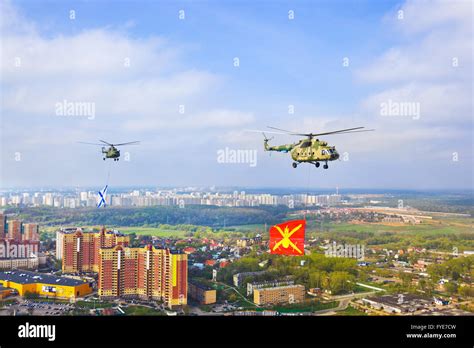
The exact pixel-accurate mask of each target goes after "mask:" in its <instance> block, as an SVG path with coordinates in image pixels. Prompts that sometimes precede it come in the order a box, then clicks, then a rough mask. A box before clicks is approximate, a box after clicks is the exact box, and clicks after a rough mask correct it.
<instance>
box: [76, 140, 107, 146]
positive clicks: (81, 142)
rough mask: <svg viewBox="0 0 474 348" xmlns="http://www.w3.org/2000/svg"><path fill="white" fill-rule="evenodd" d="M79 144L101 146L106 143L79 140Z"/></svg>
mask: <svg viewBox="0 0 474 348" xmlns="http://www.w3.org/2000/svg"><path fill="white" fill-rule="evenodd" d="M78 143H79V144H87V145H99V146H104V144H97V143H86V142H84V141H78Z"/></svg>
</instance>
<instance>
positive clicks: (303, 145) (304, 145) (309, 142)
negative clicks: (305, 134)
mask: <svg viewBox="0 0 474 348" xmlns="http://www.w3.org/2000/svg"><path fill="white" fill-rule="evenodd" d="M310 146H311V141H303V142H302V143H301V147H310Z"/></svg>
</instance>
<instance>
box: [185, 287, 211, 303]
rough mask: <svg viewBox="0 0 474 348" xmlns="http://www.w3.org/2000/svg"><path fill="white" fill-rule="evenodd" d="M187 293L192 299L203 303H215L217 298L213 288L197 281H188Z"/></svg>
mask: <svg viewBox="0 0 474 348" xmlns="http://www.w3.org/2000/svg"><path fill="white" fill-rule="evenodd" d="M188 295H189V297H191V298H192V299H193V300H195V301H197V302H199V303H200V304H205V305H207V304H211V303H216V300H217V292H216V290H215V289H213V288H211V287H210V286H207V285H204V284H200V283H197V282H189V284H188Z"/></svg>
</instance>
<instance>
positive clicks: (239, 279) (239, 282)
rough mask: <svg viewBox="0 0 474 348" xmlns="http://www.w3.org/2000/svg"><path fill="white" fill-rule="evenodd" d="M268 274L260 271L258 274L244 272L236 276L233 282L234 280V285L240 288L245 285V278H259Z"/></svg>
mask: <svg viewBox="0 0 474 348" xmlns="http://www.w3.org/2000/svg"><path fill="white" fill-rule="evenodd" d="M265 273H267V272H266V271H258V272H242V273H237V274H234V277H233V280H234V285H235V286H237V287H239V286H242V285H244V284H243V281H244V279H245V278H251V277H257V276H260V275H263V274H265Z"/></svg>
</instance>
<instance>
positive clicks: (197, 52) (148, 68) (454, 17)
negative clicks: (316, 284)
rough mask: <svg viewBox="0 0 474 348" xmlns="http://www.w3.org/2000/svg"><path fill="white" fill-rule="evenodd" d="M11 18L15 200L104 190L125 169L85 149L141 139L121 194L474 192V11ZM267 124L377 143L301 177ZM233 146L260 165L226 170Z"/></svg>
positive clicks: (349, 7)
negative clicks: (68, 189) (341, 132)
mask: <svg viewBox="0 0 474 348" xmlns="http://www.w3.org/2000/svg"><path fill="white" fill-rule="evenodd" d="M1 6H2V10H3V11H1V12H2V20H3V24H2V48H3V50H2V62H3V63H2V76H3V77H4V78H2V90H3V91H4V93H3V99H2V105H1V107H2V122H3V124H4V125H6V126H4V127H3V132H2V151H1V154H2V172H1V174H2V180H1V182H2V186H3V187H5V186H41V185H68V186H70V185H72V186H75V185H97V186H101V185H102V182H103V181H104V174H103V173H105V172H106V171H107V166H108V164H105V163H103V161H102V159H101V156H100V151H99V149H98V148H97V149H96V148H93V147H87V146H78V145H77V141H92V142H95V141H97V139H106V140H109V141H112V142H122V141H127V140H141V141H142V144H141V145H139V146H136V147H133V148H127V149H124V151H129V152H130V161H123V162H120V163H119V164H117V163H114V164H113V166H114V168H113V170H112V181H113V184H115V185H129V186H133V185H235V186H239V185H240V186H281V187H286V186H306V185H309V184H310V185H314V186H315V187H316V188H317V187H321V188H329V187H335V186H339V187H354V188H355V187H357V188H364V187H367V188H407V189H409V188H448V189H449V188H453V189H454V188H467V187H472V167H473V166H472V134H471V133H472V101H471V97H470V96H471V95H472V54H471V52H472V18H471V16H470V12H469V9H470V6H472V5H471V3H470V2H469V1H453V2H449V3H448V2H444V1H432V2H430V3H427V2H425V1H406V2H405V1H298V2H296V1H226V2H222V1H221V2H218V1H195V2H171V1H118V2H111V1H98V0H94V1H69V2H61V1H46V2H41V3H38V2H36V1H31V0H29V1H1ZM70 10H74V11H75V14H76V18H75V19H74V20H71V19H70V18H69V11H70ZM180 10H184V11H185V19H184V20H180V19H179V18H178V15H179V11H180ZM290 10H292V11H294V15H295V18H294V19H293V20H289V18H288V11H290ZM398 11H402V13H403V18H402V19H400V18H399V15H400V13H399V12H398ZM18 57H19V58H21V66H20V67H18V66H16V67H15V66H13V62H14V61H15V58H18ZM235 57H238V58H239V60H240V66H239V67H235V66H234V65H233V59H234V58H235ZM344 57H347V58H349V66H343V64H342V63H343V59H344ZM126 58H127V59H129V60H130V67H129V68H126V69H125V68H124V66H123V61H124V59H126ZM454 58H456V61H457V62H459V64H458V65H456V67H454V66H453V63H452V62H453V59H454ZM65 99H66V100H68V101H77V102H93V103H95V106H96V110H97V114H96V117H94V119H93V120H90V119H87V118H86V117H67V118H64V117H62V118H61V117H58V116H57V115H55V114H54V112H55V111H54V110H55V109H54V105H55V103H57V102H61V101H62V100H65ZM388 100H391V101H394V102H414V103H418V104H419V105H420V109H421V117H419V118H418V119H414V118H413V117H406V116H396V117H383V116H381V114H380V105H381V103H384V102H386V101H388ZM179 105H184V106H185V113H184V114H180V113H179V112H178V108H179ZM289 105H293V106H294V109H295V112H294V114H289V113H288V107H289ZM267 125H272V126H275V127H280V128H288V129H291V130H298V131H313V132H314V131H327V130H333V129H339V128H348V127H353V126H366V127H368V128H376V132H374V133H366V134H364V133H361V134H358V135H350V136H349V135H346V136H333V137H328V138H327V139H325V140H327V141H328V142H330V143H331V144H334V145H336V147H337V148H338V150H339V152H341V153H346V154H347V160H346V161H337V162H336V163H331V165H330V169H329V170H327V171H322V170H317V169H315V168H313V167H310V166H306V167H305V166H302V167H301V168H299V169H297V170H294V169H292V168H291V159H290V158H289V156H288V155H286V156H285V155H283V154H272V155H271V156H269V155H268V153H264V152H263V151H262V139H261V136H260V135H259V134H257V133H249V132H245V129H264V128H265V127H266V126H267ZM295 140H297V139H292V138H290V137H288V136H280V135H277V136H276V137H275V139H274V140H273V142H274V143H280V142H282V143H284V142H290V141H295ZM225 148H230V149H235V150H239V149H240V150H256V151H258V164H257V165H256V166H255V167H251V166H249V165H248V164H231V163H227V164H222V163H218V161H217V160H216V158H217V155H216V153H217V152H218V151H219V150H222V149H225ZM18 156H19V158H20V159H19V160H18ZM53 168H54V170H52V169H53Z"/></svg>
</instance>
